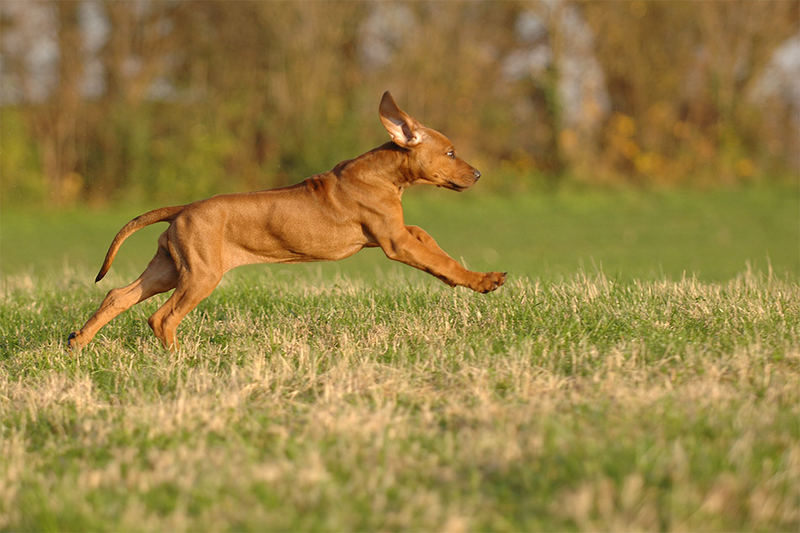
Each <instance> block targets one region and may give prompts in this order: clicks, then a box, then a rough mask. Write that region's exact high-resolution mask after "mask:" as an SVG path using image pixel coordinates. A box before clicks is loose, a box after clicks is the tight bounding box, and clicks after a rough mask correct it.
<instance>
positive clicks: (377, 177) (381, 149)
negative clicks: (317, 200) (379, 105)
mask: <svg viewBox="0 0 800 533" xmlns="http://www.w3.org/2000/svg"><path fill="white" fill-rule="evenodd" d="M331 172H332V173H333V174H335V175H336V176H337V177H338V178H339V179H343V180H353V181H359V182H362V183H368V184H370V185H372V186H376V185H377V186H383V187H388V188H391V189H392V190H393V191H396V192H397V193H398V194H401V195H402V193H403V191H404V190H405V189H406V188H407V187H409V186H410V185H413V184H414V183H415V182H416V181H417V180H418V177H417V176H416V175H415V173H414V171H413V168H412V165H411V162H410V159H409V154H408V150H407V149H405V148H401V147H400V146H398V145H396V144H395V143H393V142H387V143H386V144H383V145H381V146H378V147H377V148H373V149H372V150H370V151H369V152H366V153H364V154H361V155H360V156H358V157H356V158H355V159H348V160H347V161H342V162H341V163H339V164H338V165H336V166H335V167H333V170H331Z"/></svg>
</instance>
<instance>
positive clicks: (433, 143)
mask: <svg viewBox="0 0 800 533" xmlns="http://www.w3.org/2000/svg"><path fill="white" fill-rule="evenodd" d="M379 114H380V117H381V122H382V123H383V127H385V128H386V131H388V132H389V135H390V136H391V138H392V141H393V142H394V143H395V144H396V145H398V146H400V147H401V148H405V149H406V150H407V153H408V157H409V169H410V170H411V172H412V180H413V183H428V184H431V185H436V186H437V187H446V188H448V189H452V190H454V191H463V190H464V189H466V188H468V187H471V186H472V185H474V184H475V182H476V181H478V178H480V177H481V173H480V172H478V170H477V169H475V168H474V167H472V166H471V165H469V164H468V163H467V162H466V161H464V160H463V159H461V158H459V157H458V156H457V155H456V151H455V148H453V144H452V143H451V142H450V140H449V139H448V138H447V137H445V136H444V135H442V134H441V133H439V132H438V131H436V130H433V129H431V128H426V127H425V126H423V125H422V124H420V123H419V122H418V121H417V120H416V119H414V118H413V117H411V116H409V115H408V114H406V113H405V112H404V111H403V110H402V109H400V108H399V107H397V104H396V103H395V101H394V98H392V95H391V93H389V91H386V92H385V93H383V97H382V98H381V105H380V108H379Z"/></svg>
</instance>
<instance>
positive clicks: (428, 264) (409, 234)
mask: <svg viewBox="0 0 800 533" xmlns="http://www.w3.org/2000/svg"><path fill="white" fill-rule="evenodd" d="M378 244H379V245H380V247H381V249H382V250H383V252H384V253H385V254H386V257H388V258H389V259H392V260H394V261H400V262H401V263H405V264H407V265H409V266H412V267H414V268H418V269H420V270H423V271H425V272H428V273H429V274H432V275H434V276H436V277H437V278H439V279H440V280H442V281H444V282H445V283H447V284H448V285H451V286H455V285H462V286H464V287H469V288H470V289H472V290H474V291H477V292H483V293H486V292H491V291H493V290H495V289H496V288H498V287H500V286H501V285H502V284H503V283H504V282H505V280H506V275H505V274H504V273H502V272H485V273H484V272H473V271H471V270H467V269H466V268H464V267H463V266H461V265H460V264H459V263H458V262H457V261H456V260H455V259H453V258H452V257H450V256H449V255H447V253H445V252H444V250H442V249H441V248H440V247H439V245H438V244H436V241H435V240H434V239H433V237H431V236H430V235H428V233H427V232H425V230H423V229H422V228H419V227H417V226H403V228H402V230H398V231H396V232H394V233H393V234H392V235H391V236H389V237H386V238H383V239H380V238H379V239H378Z"/></svg>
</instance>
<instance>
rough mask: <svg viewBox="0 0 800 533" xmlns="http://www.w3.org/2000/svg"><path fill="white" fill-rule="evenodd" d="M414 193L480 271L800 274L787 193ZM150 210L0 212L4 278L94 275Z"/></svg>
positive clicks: (139, 252)
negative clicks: (121, 235)
mask: <svg viewBox="0 0 800 533" xmlns="http://www.w3.org/2000/svg"><path fill="white" fill-rule="evenodd" d="M419 189H421V190H418V189H412V190H410V191H409V192H407V193H406V197H405V199H404V204H405V211H406V221H407V223H409V224H416V225H419V226H422V227H424V228H425V229H426V230H427V231H428V232H429V233H430V234H431V235H433V236H434V238H436V239H437V240H438V241H439V243H440V244H441V245H442V247H443V248H444V249H445V250H447V251H448V252H449V253H450V254H451V255H452V256H454V257H456V258H464V260H465V261H466V263H467V264H468V265H469V266H470V267H472V268H474V269H478V270H503V271H506V270H507V271H508V272H509V273H510V274H511V275H512V276H517V277H520V278H524V277H530V278H534V279H540V280H549V281H553V280H557V279H560V278H563V277H565V276H566V277H570V276H572V275H573V274H574V273H575V272H577V271H578V270H579V269H581V268H583V269H585V270H589V271H592V270H595V269H602V270H603V271H604V272H606V273H607V274H609V275H610V276H612V277H614V278H615V279H628V280H631V279H649V280H654V279H661V278H664V277H666V278H669V279H673V280H678V279H681V278H682V277H683V276H684V275H689V276H692V275H694V276H696V277H698V279H701V280H704V281H726V280H728V279H730V278H732V277H733V276H736V275H737V274H738V273H740V272H742V271H743V270H745V269H746V268H747V266H748V264H749V265H750V266H751V267H752V268H753V269H755V270H763V271H766V270H768V269H770V268H772V269H773V271H774V272H775V273H776V274H777V275H779V276H784V275H787V274H789V275H792V276H794V277H795V278H796V279H797V278H798V276H800V224H798V218H799V217H800V196H798V191H797V190H795V189H791V188H779V187H775V188H758V187H754V188H751V189H733V190H715V191H708V192H698V191H677V192H662V193H649V194H648V193H642V192H632V191H627V192H598V191H587V192H583V193H576V192H562V193H557V194H543V195H530V194H528V195H519V196H516V197H503V196H482V195H480V194H478V193H477V191H476V192H475V193H473V192H472V191H469V192H466V193H463V194H456V193H451V192H449V191H441V190H429V191H426V190H425V189H424V188H419ZM154 207H158V206H155V205H147V206H140V207H127V206H122V207H120V208H118V209H108V210H99V211H98V210H88V209H81V210H75V211H71V212H70V211H68V212H62V211H57V210H56V211H52V212H42V211H41V210H39V211H30V210H19V209H14V208H6V209H3V210H0V228H2V232H0V256H2V261H0V268H2V271H1V272H2V273H5V274H18V273H26V274H29V275H31V276H34V277H36V276H38V275H47V274H53V273H60V272H61V270H62V269H63V268H64V267H65V265H66V266H67V267H69V268H87V269H89V270H94V273H96V272H97V269H99V267H100V263H101V262H102V260H103V257H104V256H105V253H106V250H107V249H108V246H109V244H110V243H111V239H112V238H113V236H114V234H115V233H116V232H117V231H118V230H119V229H120V228H121V227H122V226H123V225H124V224H125V223H126V222H127V221H128V220H130V219H131V218H133V217H134V216H136V215H138V214H140V213H142V212H144V211H147V210H148V209H152V208H154ZM165 227H166V225H165V224H156V225H153V226H150V227H149V228H145V229H143V230H141V231H139V232H138V233H136V234H134V235H133V236H132V237H131V238H129V239H128V240H127V241H125V244H124V246H123V247H122V249H121V250H120V253H119V255H118V256H117V259H116V260H115V263H114V267H113V269H114V271H116V272H122V273H124V274H125V275H126V276H131V275H133V274H134V273H136V274H138V272H141V271H142V270H143V269H144V266H145V265H146V264H147V262H148V260H149V259H150V257H152V255H153V253H154V252H155V247H156V240H157V238H158V235H159V233H161V232H162V231H163V230H164V228H165ZM265 269H269V270H271V271H273V272H277V273H280V274H285V275H289V276H291V275H293V274H295V273H296V272H297V271H298V269H299V270H300V271H301V272H305V273H311V274H314V273H316V272H318V271H321V272H322V273H323V275H324V277H325V278H327V279H332V278H335V277H336V276H339V275H344V276H349V277H357V278H359V279H369V280H375V279H380V277H381V276H383V275H386V274H387V273H392V272H393V271H400V272H404V271H405V270H406V267H403V266H398V265H392V264H389V263H387V262H386V260H385V258H384V257H383V254H382V253H381V252H380V251H378V250H364V251H362V252H360V253H358V254H356V255H355V256H353V257H352V258H349V259H347V260H345V261H340V262H336V263H328V264H323V263H316V264H314V265H312V266H310V267H305V266H297V265H294V266H290V267H278V266H270V267H264V266H257V267H254V270H255V272H256V273H260V272H262V271H264V270H265ZM247 270H248V269H245V271H247ZM250 270H253V269H250ZM239 272H241V271H237V274H238V273H239ZM424 276H425V275H424V274H420V275H419V277H417V278H415V279H423V278H424ZM93 278H94V276H93V275H92V276H90V277H89V278H87V280H91V279H93Z"/></svg>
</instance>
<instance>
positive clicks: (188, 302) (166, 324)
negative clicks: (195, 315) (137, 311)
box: [148, 270, 222, 351]
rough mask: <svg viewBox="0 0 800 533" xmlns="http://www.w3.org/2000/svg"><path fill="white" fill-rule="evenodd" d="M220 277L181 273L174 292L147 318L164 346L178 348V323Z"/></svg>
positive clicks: (195, 272)
mask: <svg viewBox="0 0 800 533" xmlns="http://www.w3.org/2000/svg"><path fill="white" fill-rule="evenodd" d="M221 279H222V276H221V275H220V274H214V273H212V272H208V273H200V272H198V271H196V270H195V271H193V272H192V273H191V274H188V273H184V274H182V275H181V277H180V281H179V282H178V286H177V287H176V288H175V292H173V293H172V296H170V297H169V299H168V300H167V301H166V302H164V305H162V306H161V307H159V308H158V310H157V311H156V312H155V313H153V316H151V317H150V318H149V320H148V323H149V324H150V327H151V328H153V333H155V334H156V337H158V338H159V339H160V340H161V343H162V344H163V345H164V347H165V348H167V349H169V350H172V351H175V350H177V349H178V339H177V336H176V334H175V333H176V331H177V329H178V324H180V323H181V321H182V320H183V319H184V317H185V316H186V315H187V314H189V312H190V311H191V310H192V309H194V308H195V307H197V304H199V303H200V302H201V301H203V300H204V299H205V298H206V297H207V296H208V295H209V294H211V293H212V292H213V291H214V289H215V288H216V287H217V285H218V284H219V282H220V280H221Z"/></svg>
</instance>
